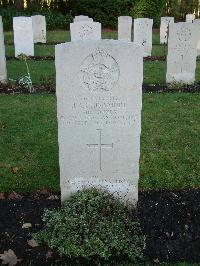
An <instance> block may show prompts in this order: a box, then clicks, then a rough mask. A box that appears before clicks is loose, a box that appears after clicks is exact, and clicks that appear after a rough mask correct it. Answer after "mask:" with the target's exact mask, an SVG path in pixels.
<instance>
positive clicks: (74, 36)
mask: <svg viewBox="0 0 200 266" xmlns="http://www.w3.org/2000/svg"><path fill="white" fill-rule="evenodd" d="M70 33H71V41H84V40H100V39H101V23H99V22H91V21H80V22H75V23H70Z"/></svg>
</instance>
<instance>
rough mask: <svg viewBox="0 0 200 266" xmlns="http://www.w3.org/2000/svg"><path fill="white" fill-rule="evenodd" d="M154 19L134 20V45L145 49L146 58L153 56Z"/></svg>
mask: <svg viewBox="0 0 200 266" xmlns="http://www.w3.org/2000/svg"><path fill="white" fill-rule="evenodd" d="M152 27H153V19H149V18H137V19H134V43H136V44H139V45H142V46H143V47H144V56H151V51H152Z"/></svg>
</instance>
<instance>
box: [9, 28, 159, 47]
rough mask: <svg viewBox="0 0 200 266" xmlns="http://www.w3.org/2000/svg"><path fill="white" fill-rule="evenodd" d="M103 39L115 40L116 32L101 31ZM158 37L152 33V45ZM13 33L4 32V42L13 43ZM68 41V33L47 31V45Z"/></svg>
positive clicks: (156, 42) (157, 41) (157, 42)
mask: <svg viewBox="0 0 200 266" xmlns="http://www.w3.org/2000/svg"><path fill="white" fill-rule="evenodd" d="M102 38H103V39H117V31H109V30H103V31H102ZM159 38H160V36H159V33H158V32H153V44H159V43H160V39H159ZM13 41H14V37H13V32H12V31H8V32H5V42H13ZM67 41H70V32H69V31H65V30H55V31H47V43H48V42H58V43H59V42H67Z"/></svg>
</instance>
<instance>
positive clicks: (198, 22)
mask: <svg viewBox="0 0 200 266" xmlns="http://www.w3.org/2000/svg"><path fill="white" fill-rule="evenodd" d="M194 24H195V25H196V26H197V32H198V33H197V36H198V41H197V55H200V19H195V21H194Z"/></svg>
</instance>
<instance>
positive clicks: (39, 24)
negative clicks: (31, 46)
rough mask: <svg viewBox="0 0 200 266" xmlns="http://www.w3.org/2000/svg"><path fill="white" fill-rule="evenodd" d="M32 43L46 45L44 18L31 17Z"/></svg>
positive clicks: (38, 16) (39, 16)
mask: <svg viewBox="0 0 200 266" xmlns="http://www.w3.org/2000/svg"><path fill="white" fill-rule="evenodd" d="M32 19H33V36H34V43H46V19H45V16H41V15H36V16H32Z"/></svg>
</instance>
